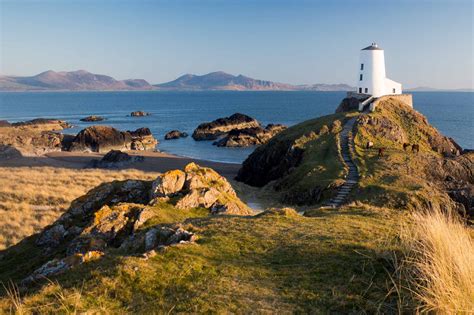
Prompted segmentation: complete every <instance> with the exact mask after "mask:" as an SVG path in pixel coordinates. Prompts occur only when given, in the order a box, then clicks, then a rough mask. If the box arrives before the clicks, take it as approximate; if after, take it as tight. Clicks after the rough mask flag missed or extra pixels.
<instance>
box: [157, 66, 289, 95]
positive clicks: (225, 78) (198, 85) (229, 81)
mask: <svg viewBox="0 0 474 315" xmlns="http://www.w3.org/2000/svg"><path fill="white" fill-rule="evenodd" d="M155 86H156V87H158V88H159V89H164V90H235V91H243V90H253V91H255V90H256V91H264V90H294V89H295V87H294V86H293V85H291V84H284V83H275V82H272V81H263V80H255V79H252V78H249V77H246V76H243V75H241V74H240V75H238V76H234V75H232V74H228V73H225V72H222V71H218V72H211V73H208V74H205V75H194V74H185V75H183V76H181V77H179V78H177V79H176V80H174V81H171V82H167V83H163V84H157V85H155Z"/></svg>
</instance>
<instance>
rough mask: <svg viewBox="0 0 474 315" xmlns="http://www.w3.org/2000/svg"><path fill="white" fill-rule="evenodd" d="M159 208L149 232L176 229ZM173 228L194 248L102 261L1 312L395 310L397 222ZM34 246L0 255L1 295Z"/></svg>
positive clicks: (239, 222)
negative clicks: (392, 265)
mask: <svg viewBox="0 0 474 315" xmlns="http://www.w3.org/2000/svg"><path fill="white" fill-rule="evenodd" d="M159 207H160V208H159V209H158V208H157V213H161V214H160V216H159V217H156V218H154V219H153V220H154V222H153V224H156V223H157V222H159V220H160V217H161V218H163V220H164V222H167V223H169V222H170V219H171V221H175V222H178V221H180V220H179V217H178V216H179V215H177V214H176V212H177V211H179V210H177V209H175V208H174V207H173V206H170V205H168V206H163V205H161V206H159ZM203 214H204V213H202V212H199V210H197V212H196V211H191V212H189V213H186V212H184V213H182V214H181V215H183V216H188V215H190V216H195V215H198V216H199V215H203ZM181 219H182V217H181ZM181 221H182V224H183V226H184V227H186V229H188V230H190V231H193V232H195V233H196V234H197V235H198V241H197V242H196V243H195V244H186V245H184V244H183V245H178V246H172V247H169V248H167V249H166V250H165V251H162V252H159V253H158V255H156V256H154V257H152V258H149V259H146V260H145V259H143V258H141V257H138V256H133V255H124V254H123V253H120V252H119V251H115V252H112V253H109V254H107V255H105V256H103V257H102V259H100V260H98V261H93V262H90V263H86V264H82V265H79V266H77V267H75V268H74V269H73V270H70V271H68V272H66V273H64V274H62V275H59V276H57V277H52V278H51V279H49V280H47V281H44V282H43V283H42V284H40V285H38V286H36V287H29V288H28V289H27V290H26V291H22V292H21V293H20V294H19V295H18V298H17V299H15V298H14V297H13V296H14V295H13V296H12V295H10V296H9V295H8V294H7V292H6V291H3V292H2V296H3V297H2V298H0V312H4V313H8V312H10V311H17V312H24V313H25V314H33V313H57V312H60V313H76V312H88V313H95V312H98V313H114V314H127V313H142V314H145V313H146V314H152V313H179V312H199V313H201V312H211V313H222V312H235V313H252V312H274V311H276V310H278V312H280V313H292V312H304V313H308V312H313V313H314V312H315V313H327V312H340V313H348V312H364V313H365V312H368V313H375V312H377V311H379V310H382V311H384V312H387V313H392V312H395V309H396V296H395V295H393V294H388V292H390V290H391V288H392V284H391V282H390V278H389V276H388V275H389V271H388V270H387V268H389V264H388V262H387V260H386V258H387V257H388V256H387V253H388V251H389V250H396V248H395V247H391V245H389V244H393V243H391V240H392V238H393V237H395V234H396V232H397V222H400V218H399V216H398V215H396V216H394V215H393V214H392V213H390V212H385V211H377V212H375V211H370V210H357V209H350V210H347V211H340V212H333V211H326V212H324V211H313V212H312V217H303V216H300V215H297V214H296V213H295V212H294V211H293V210H286V211H270V212H265V213H263V214H261V215H258V216H254V217H242V216H211V217H209V216H206V217H200V218H199V217H197V218H189V219H183V220H181ZM34 239H35V237H31V238H29V239H27V240H25V241H23V242H22V243H20V244H19V245H17V246H15V247H13V248H11V249H10V250H7V251H5V252H3V253H2V255H3V258H2V259H1V260H0V280H1V281H2V282H3V283H4V285H5V286H6V287H7V288H8V287H10V288H11V286H10V285H9V283H10V281H12V280H13V281H14V280H18V279H20V278H22V277H23V276H24V275H26V274H27V273H28V270H31V268H32V267H33V266H32V265H36V267H37V266H39V265H40V264H41V262H38V261H36V262H35V257H36V256H37V255H38V253H37V252H36V251H35V246H34V245H33V242H34ZM12 270H13V271H14V272H13V273H12ZM10 291H11V290H10ZM15 303H16V306H15Z"/></svg>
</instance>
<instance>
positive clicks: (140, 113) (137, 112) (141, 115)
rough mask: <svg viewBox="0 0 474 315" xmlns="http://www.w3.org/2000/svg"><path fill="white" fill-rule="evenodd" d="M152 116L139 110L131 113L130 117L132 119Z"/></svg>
mask: <svg viewBox="0 0 474 315" xmlns="http://www.w3.org/2000/svg"><path fill="white" fill-rule="evenodd" d="M150 115H151V114H150V113H147V112H144V111H141V110H137V111H134V112H131V113H130V116H132V117H144V116H150Z"/></svg>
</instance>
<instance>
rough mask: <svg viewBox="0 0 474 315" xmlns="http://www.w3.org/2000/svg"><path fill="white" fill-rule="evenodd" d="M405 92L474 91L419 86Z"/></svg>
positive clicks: (469, 90) (470, 90) (471, 90)
mask: <svg viewBox="0 0 474 315" xmlns="http://www.w3.org/2000/svg"><path fill="white" fill-rule="evenodd" d="M404 91H405V92H473V91H474V89H469V88H466V89H436V88H431V87H427V86H419V87H415V88H410V89H404Z"/></svg>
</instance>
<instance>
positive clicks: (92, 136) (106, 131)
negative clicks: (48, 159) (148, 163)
mask: <svg viewBox="0 0 474 315" xmlns="http://www.w3.org/2000/svg"><path fill="white" fill-rule="evenodd" d="M157 143H158V141H157V140H156V139H155V138H154V137H153V135H152V134H151V131H150V129H148V128H139V129H137V130H135V131H125V132H122V131H119V130H117V129H115V128H113V127H110V126H91V127H87V128H85V129H83V130H81V131H80V132H79V133H78V134H77V135H76V137H75V138H74V140H73V141H72V142H71V144H70V146H69V151H89V152H99V153H102V152H103V153H105V152H108V151H110V150H153V149H155V146H156V144H157Z"/></svg>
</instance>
